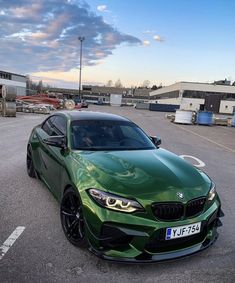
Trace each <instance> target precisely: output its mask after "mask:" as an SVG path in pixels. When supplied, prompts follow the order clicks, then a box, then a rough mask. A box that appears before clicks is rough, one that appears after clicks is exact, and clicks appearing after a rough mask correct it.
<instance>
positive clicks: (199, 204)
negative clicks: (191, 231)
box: [185, 197, 206, 217]
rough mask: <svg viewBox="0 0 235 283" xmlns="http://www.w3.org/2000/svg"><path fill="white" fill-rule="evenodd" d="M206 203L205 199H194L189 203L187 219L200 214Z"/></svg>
mask: <svg viewBox="0 0 235 283" xmlns="http://www.w3.org/2000/svg"><path fill="white" fill-rule="evenodd" d="M205 202H206V198H205V197H203V198H198V199H193V200H191V201H189V202H188V203H187V206H186V213H185V216H186V217H193V216H196V215H198V214H200V213H201V212H202V211H203V209H204V205H205Z"/></svg>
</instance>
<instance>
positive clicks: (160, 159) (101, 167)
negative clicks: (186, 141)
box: [75, 149, 211, 202]
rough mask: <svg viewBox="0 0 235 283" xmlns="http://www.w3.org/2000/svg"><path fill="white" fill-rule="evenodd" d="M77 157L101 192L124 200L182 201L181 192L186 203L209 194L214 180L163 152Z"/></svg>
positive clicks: (84, 154)
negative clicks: (132, 198)
mask: <svg viewBox="0 0 235 283" xmlns="http://www.w3.org/2000/svg"><path fill="white" fill-rule="evenodd" d="M75 155H76V157H77V158H79V160H80V162H82V164H83V166H85V168H86V171H88V172H87V173H89V175H90V176H91V177H92V179H95V181H96V182H97V183H98V184H99V185H100V188H101V189H105V190H107V191H109V192H112V193H114V194H118V195H122V196H125V197H135V198H141V199H146V200H147V199H151V200H152V201H153V200H155V201H166V200H167V201H179V197H178V196H177V193H178V192H181V193H183V194H184V198H183V199H182V200H181V201H185V202H187V201H188V200H189V199H192V198H196V197H200V196H205V195H207V193H208V191H209V189H210V184H211V181H210V179H209V178H208V177H207V176H206V175H205V174H204V173H203V172H201V171H199V170H197V169H196V168H195V167H193V166H192V165H190V164H189V163H187V162H185V161H184V160H183V159H181V158H180V157H178V156H177V155H175V154H173V153H171V152H169V151H167V150H164V149H154V150H131V151H106V152H104V151H96V152H94V151H92V152H91V151H89V152H88V151H86V152H82V153H81V152H79V153H77V154H75ZM97 188H98V187H97ZM98 189H99V188H98Z"/></svg>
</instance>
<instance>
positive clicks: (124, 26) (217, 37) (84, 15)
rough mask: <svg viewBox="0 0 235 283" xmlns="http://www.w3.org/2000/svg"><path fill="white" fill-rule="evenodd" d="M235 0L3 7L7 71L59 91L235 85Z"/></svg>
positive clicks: (17, 1) (67, 1)
mask: <svg viewBox="0 0 235 283" xmlns="http://www.w3.org/2000/svg"><path fill="white" fill-rule="evenodd" d="M234 11H235V1H233V0H174V1H172V0H145V1H144V0H138V1H137V0H107V1H98V0H87V1H81V0H31V1H30V0H8V1H7V0H0V69H1V70H5V71H10V72H17V73H21V74H30V75H31V76H33V78H35V79H36V78H42V79H43V81H45V82H49V83H51V84H53V85H56V86H66V87H76V86H77V84H78V73H79V70H78V65H79V48H80V45H79V41H78V36H84V37H85V40H84V42H83V72H82V77H83V78H82V80H83V84H90V83H92V84H106V83H107V81H108V80H112V81H113V82H115V81H117V80H118V79H120V80H121V82H122V84H123V85H125V86H136V85H141V84H142V82H143V81H144V80H149V81H150V82H151V84H160V83H163V84H164V85H167V84H170V83H174V82H175V81H180V80H181V81H182V80H183V81H202V82H210V81H213V80H217V79H223V78H228V79H232V80H235V69H234V66H235V56H234V46H235V37H234V30H235V17H234Z"/></svg>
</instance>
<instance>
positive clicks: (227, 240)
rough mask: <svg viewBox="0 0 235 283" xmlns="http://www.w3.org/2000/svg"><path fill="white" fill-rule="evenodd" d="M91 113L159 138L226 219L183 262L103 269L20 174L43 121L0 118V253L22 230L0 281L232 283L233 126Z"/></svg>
mask: <svg viewBox="0 0 235 283" xmlns="http://www.w3.org/2000/svg"><path fill="white" fill-rule="evenodd" d="M90 110H97V111H104V112H111V113H116V114H120V115H123V116H125V117H128V118H130V119H132V120H133V121H134V122H136V123H137V124H138V125H140V126H141V127H142V128H143V129H144V130H145V131H146V132H147V133H148V134H151V135H157V136H161V138H162V147H163V148H165V149H168V150H170V151H173V152H175V153H176V154H178V155H188V156H191V157H196V158H197V159H199V160H200V161H202V162H203V163H204V164H205V166H204V167H203V168H202V169H203V170H204V171H205V172H206V173H207V174H209V176H210V177H211V178H212V179H213V180H214V181H215V183H216V185H217V191H218V192H219V194H220V197H221V201H222V207H223V211H224V213H225V217H224V218H222V222H223V226H222V227H221V228H219V234H220V236H219V238H218V240H217V242H216V243H215V244H214V245H213V246H212V247H210V248H209V249H207V250H205V251H203V252H201V253H198V254H195V255H193V256H190V257H187V258H183V259H179V260H176V261H170V262H163V263H155V264H145V265H128V264H115V263H110V262H106V261H103V260H100V259H98V258H97V257H96V256H94V255H93V254H91V253H90V252H89V251H88V250H80V249H77V248H75V247H73V246H72V245H71V244H70V243H69V242H68V241H67V240H66V238H65V236H64V234H63V232H62V228H61V225H60V219H59V205H58V203H57V202H56V200H55V199H54V198H53V196H52V195H51V194H50V192H49V191H48V190H47V189H46V187H45V186H44V185H43V184H42V183H41V182H40V181H39V180H35V179H31V178H29V177H28V175H27V172H26V166H25V159H26V146H27V140H28V137H29V134H30V132H31V129H32V128H33V126H35V125H36V124H38V123H40V122H41V121H42V120H44V119H45V118H46V117H45V116H44V115H37V114H23V113H18V114H17V118H2V117H0V145H1V147H0V150H1V161H0V200H1V203H0V247H1V245H2V244H3V243H4V241H5V240H6V239H7V238H8V237H9V236H10V235H11V233H12V232H13V231H14V230H15V229H16V228H17V227H19V226H22V227H25V229H24V230H23V231H22V234H21V235H20V236H19V237H18V238H17V239H16V241H15V243H14V244H13V245H12V246H11V248H10V249H9V250H8V252H7V253H6V254H5V255H4V256H3V257H2V258H1V250H0V282H94V281H95V282H105V281H106V282H130V281H131V282H146V283H147V282H158V281H159V282H171V281H172V282H196V281H197V282H235V236H234V235H235V220H234V219H235V142H234V141H235V128H231V127H222V126H213V127H206V126H191V125H176V124H172V123H170V121H169V120H167V119H166V118H165V113H159V112H151V111H146V110H136V109H134V108H130V107H121V108H119V107H118V108H116V107H109V106H90V107H89V108H88V111H90ZM85 111H87V110H85ZM188 161H190V162H195V163H196V160H195V159H193V158H190V159H188Z"/></svg>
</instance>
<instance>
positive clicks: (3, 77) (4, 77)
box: [0, 70, 26, 96]
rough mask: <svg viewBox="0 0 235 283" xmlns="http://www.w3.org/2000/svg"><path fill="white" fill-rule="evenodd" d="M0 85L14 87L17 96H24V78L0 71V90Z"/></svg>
mask: <svg viewBox="0 0 235 283" xmlns="http://www.w3.org/2000/svg"><path fill="white" fill-rule="evenodd" d="M2 85H6V86H14V87H16V89H17V96H24V95H26V76H22V75H19V74H14V73H9V72H5V71H1V70H0V88H1V86H2Z"/></svg>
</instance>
